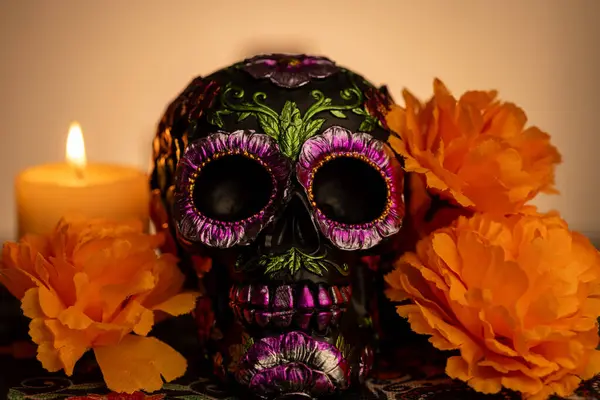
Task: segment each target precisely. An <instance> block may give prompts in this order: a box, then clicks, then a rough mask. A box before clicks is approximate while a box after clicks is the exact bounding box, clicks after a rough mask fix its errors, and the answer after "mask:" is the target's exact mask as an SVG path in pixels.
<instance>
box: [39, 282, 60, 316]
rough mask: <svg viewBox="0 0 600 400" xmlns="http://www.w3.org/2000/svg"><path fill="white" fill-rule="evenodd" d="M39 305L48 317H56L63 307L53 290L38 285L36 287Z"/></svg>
mask: <svg viewBox="0 0 600 400" xmlns="http://www.w3.org/2000/svg"><path fill="white" fill-rule="evenodd" d="M38 296H39V302H40V307H41V309H42V311H43V312H44V314H45V315H46V316H47V317H49V318H56V317H57V316H58V314H60V313H61V311H63V310H64V309H65V306H64V305H63V304H62V302H61V300H60V299H59V298H58V296H57V295H56V293H54V291H53V290H51V289H48V288H46V287H45V286H40V287H39V288H38Z"/></svg>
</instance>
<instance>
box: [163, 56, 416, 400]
mask: <svg viewBox="0 0 600 400" xmlns="http://www.w3.org/2000/svg"><path fill="white" fill-rule="evenodd" d="M389 101H390V100H389V98H388V97H387V92H386V91H385V90H383V89H377V88H376V87H374V86H373V85H372V84H370V83H369V82H368V81H366V80H365V79H364V78H362V77H361V76H359V75H358V74H355V73H353V72H351V71H349V70H346V69H343V68H340V67H338V66H336V65H335V64H334V63H333V62H332V61H330V60H328V59H326V58H322V57H309V56H288V55H268V56H258V57H255V58H252V59H249V60H245V61H243V62H240V63H237V64H234V65H232V66H230V67H228V68H225V69H222V70H219V71H217V72H215V73H214V74H212V75H210V76H207V77H200V78H196V79H194V80H193V81H192V82H191V84H190V85H189V86H188V87H187V88H186V89H185V90H184V91H183V93H181V95H180V96H179V97H177V99H176V100H175V101H174V102H173V103H172V104H171V105H170V106H169V107H168V109H167V111H166V113H165V115H164V117H163V119H162V120H161V122H160V124H159V129H158V134H157V137H156V138H155V142H154V156H155V169H154V172H153V176H152V188H153V189H154V192H153V193H154V203H153V210H154V222H155V225H156V226H157V228H158V229H159V230H164V231H165V232H166V233H168V234H170V235H171V236H170V237H171V239H172V241H171V242H170V246H171V247H170V249H166V250H168V251H175V252H177V253H178V256H179V257H180V259H181V260H182V268H183V269H184V270H186V271H187V272H188V273H189V274H188V275H189V277H190V279H191V280H193V279H194V278H195V277H199V278H200V279H198V282H197V284H198V285H199V286H200V288H201V290H202V291H203V292H204V296H203V297H202V298H201V299H200V301H199V303H198V309H197V310H196V319H197V321H198V332H199V334H200V338H201V341H202V345H203V348H204V351H205V352H206V354H205V356H206V358H207V359H209V360H211V362H212V364H213V368H214V371H215V373H216V374H217V375H219V376H220V377H222V378H224V379H231V380H233V381H235V382H237V383H238V384H239V387H241V388H244V389H247V390H250V391H251V392H252V393H254V394H255V395H257V396H258V397H262V398H268V399H271V398H284V397H286V396H287V397H289V396H292V397H294V396H295V397H299V398H303V397H306V398H316V397H321V396H326V395H329V394H335V393H337V392H340V391H344V390H346V389H348V388H350V387H351V386H352V385H354V384H355V383H358V382H361V381H362V380H363V379H364V378H365V377H366V376H367V375H368V373H369V371H370V369H371V366H372V362H373V351H372V340H373V332H372V321H371V318H370V314H369V309H370V301H371V299H372V297H373V293H372V291H373V289H372V279H373V271H372V269H370V268H369V267H368V264H370V262H369V261H370V260H373V259H374V258H376V257H378V256H380V255H382V254H384V253H386V251H388V250H387V248H388V246H389V245H390V243H391V242H392V241H393V236H394V235H396V234H397V233H398V231H399V229H400V227H401V224H402V219H403V216H404V203H403V198H402V191H403V179H402V169H401V168H400V165H399V161H398V160H397V158H396V157H395V155H394V154H393V153H392V151H391V150H390V149H389V148H388V147H387V145H386V144H385V143H386V139H387V136H388V132H387V129H386V126H385V122H384V120H383V118H382V114H383V111H384V110H385V108H386V107H387V106H388V105H389ZM211 264H212V266H211V267H210V268H209V266H210V265H211ZM193 272H195V274H194V273H193Z"/></svg>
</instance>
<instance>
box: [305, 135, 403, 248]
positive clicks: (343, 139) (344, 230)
mask: <svg viewBox="0 0 600 400" xmlns="http://www.w3.org/2000/svg"><path fill="white" fill-rule="evenodd" d="M337 157H353V158H358V159H361V160H364V161H365V162H366V163H368V164H371V165H372V166H373V167H374V168H376V169H377V170H378V171H379V172H380V174H381V176H382V177H383V178H384V179H385V181H386V185H387V189H388V190H387V191H388V198H387V202H386V208H385V211H384V212H383V213H382V215H381V216H380V217H379V218H377V219H376V220H375V221H372V222H369V223H365V224H355V225H351V224H344V223H340V222H336V221H333V220H331V219H329V218H328V217H327V216H326V215H325V214H324V213H323V212H322V211H321V210H319V209H318V208H316V207H315V211H314V214H315V217H316V220H317V223H318V225H319V227H320V229H321V231H322V232H323V233H324V234H325V236H327V237H328V238H329V240H330V241H331V242H332V243H333V244H334V245H336V246H337V247H339V248H341V249H344V250H364V249H369V248H371V247H374V246H376V245H377V244H378V243H380V242H381V241H382V240H383V239H384V238H386V237H389V236H391V235H393V234H395V233H397V232H398V231H399V230H400V227H401V226H402V219H403V218H404V200H403V195H402V191H403V185H404V183H403V172H402V168H401V166H400V164H399V163H398V161H397V160H396V158H395V156H394V154H393V152H392V151H391V150H390V149H389V148H388V147H387V146H386V145H385V144H384V143H383V142H381V141H379V140H377V139H375V138H374V137H372V136H371V135H369V134H367V133H363V132H356V133H353V132H351V131H349V130H348V129H346V128H343V127H340V126H332V127H330V128H328V129H327V130H326V131H325V132H323V134H321V135H318V136H315V137H312V138H311V139H309V140H307V141H306V142H305V143H304V145H303V146H302V150H301V152H300V156H299V159H298V163H297V164H296V175H297V177H298V180H299V182H300V183H301V184H302V186H303V187H304V189H305V190H306V192H307V194H308V196H309V199H310V201H311V202H312V203H313V204H314V199H313V198H312V184H313V178H314V174H315V172H316V171H317V170H318V169H319V168H320V167H321V165H323V164H324V163H326V162H327V161H329V160H331V159H334V158H337Z"/></svg>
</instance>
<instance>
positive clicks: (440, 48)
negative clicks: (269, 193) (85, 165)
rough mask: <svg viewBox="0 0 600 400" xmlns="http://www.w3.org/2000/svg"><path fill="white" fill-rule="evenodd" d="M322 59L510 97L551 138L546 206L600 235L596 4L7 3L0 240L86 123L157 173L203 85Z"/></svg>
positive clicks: (91, 142) (108, 149)
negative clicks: (37, 181)
mask: <svg viewBox="0 0 600 400" xmlns="http://www.w3.org/2000/svg"><path fill="white" fill-rule="evenodd" d="M288 50H289V51H306V52H313V53H321V54H324V55H327V56H329V57H331V58H333V59H335V60H336V61H337V62H338V63H340V64H343V65H346V66H349V67H351V68H353V69H355V70H358V71H359V72H362V73H363V74H365V75H366V76H367V77H369V78H370V79H371V80H373V81H374V82H376V83H387V84H388V85H389V86H390V88H391V90H392V93H393V94H394V95H395V97H396V98H399V97H400V92H401V90H402V88H403V87H405V86H407V87H409V88H410V89H411V90H412V91H413V92H415V93H416V94H417V95H419V96H421V97H425V96H429V94H430V93H431V81H432V78H433V77H434V76H439V77H440V78H442V79H443V80H444V81H445V82H446V84H447V85H448V86H449V87H450V88H451V89H453V90H454V91H455V92H456V93H458V92H461V91H463V90H465V89H469V88H471V89H473V88H476V89H487V88H497V89H499V90H500V93H501V95H502V96H503V97H504V98H506V99H509V100H512V101H515V102H517V103H518V104H520V105H521V106H523V107H524V108H525V109H526V111H527V112H528V114H529V116H530V120H531V121H532V122H533V123H535V124H537V125H539V126H541V127H542V128H543V129H545V130H547V131H548V132H550V133H551V134H552V136H553V140H554V142H555V144H556V145H558V146H559V148H560V149H561V152H562V154H563V156H564V164H563V165H562V166H561V167H560V169H559V171H558V186H559V189H560V190H561V191H562V195H561V196H555V197H544V198H541V199H540V200H539V201H538V202H537V203H538V204H539V205H540V206H542V207H543V208H544V209H548V208H557V209H559V210H560V211H561V212H562V213H563V215H564V216H565V218H566V219H567V220H568V221H569V222H570V224H571V226H572V227H573V228H575V229H578V230H582V231H585V232H586V233H587V234H589V235H590V236H595V237H596V238H597V239H600V211H599V207H598V203H599V202H600V187H599V183H600V179H599V178H598V168H597V165H598V161H597V155H598V153H599V151H600V132H599V128H598V121H599V117H600V98H599V94H600V79H599V77H598V76H599V74H600V1H598V0H570V1H568V0H546V1H541V0H540V1H536V0H504V1H488V0H479V1H475V0H440V1H403V0H387V1H386V0H368V1H365V0H302V1H297V0H293V1H284V0H279V1H274V0H269V1H260V0H254V1H249V0H220V1H206V0H195V1H184V0H176V1H175V0H171V1H168V0H164V1H159V0H96V1H92V0H38V1H33V0H0V55H1V62H0V135H1V138H2V146H0V149H1V150H0V151H1V155H0V185H1V186H0V187H1V189H2V190H0V239H8V238H11V237H12V235H13V233H14V228H15V217H14V215H15V213H14V201H13V190H12V181H13V178H14V176H15V174H16V173H17V172H18V171H19V170H21V169H23V168H25V167H27V166H30V165H34V164H38V163H43V162H51V161H58V160H61V159H62V158H63V157H64V147H65V140H66V135H67V130H68V126H69V123H70V121H71V120H73V119H77V120H79V122H80V123H81V125H82V127H83V132H84V136H85V140H86V146H87V151H88V159H89V160H90V161H109V162H119V163H126V164H133V165H137V166H139V167H141V168H148V166H149V158H150V148H151V147H150V143H151V140H152V136H153V133H154V132H153V131H154V126H155V123H156V122H157V120H158V118H159V117H160V115H161V113H162V111H163V109H164V107H165V105H166V104H167V102H168V101H169V100H170V99H171V98H172V97H173V96H175V95H176V94H177V93H178V91H179V90H181V89H182V88H183V86H184V85H185V84H186V83H187V82H188V81H189V80H190V79H191V78H192V77H194V76H195V75H198V74H207V73H209V72H211V71H212V70H214V69H216V68H219V67H221V66H224V65H226V64H228V63H230V62H233V61H236V60H238V59H239V58H240V57H244V56H247V55H249V54H251V53H253V52H255V51H288Z"/></svg>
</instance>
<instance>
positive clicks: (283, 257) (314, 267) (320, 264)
mask: <svg viewBox="0 0 600 400" xmlns="http://www.w3.org/2000/svg"><path fill="white" fill-rule="evenodd" d="M326 256H327V254H323V255H321V256H311V255H308V254H305V253H303V252H302V251H300V250H298V249H296V248H292V249H290V250H288V251H287V252H286V253H284V254H280V255H278V256H267V255H264V256H261V257H260V258H259V259H258V261H257V263H256V266H257V267H262V268H264V274H265V275H269V276H270V277H271V278H274V277H275V276H277V275H279V274H280V273H285V272H287V273H289V274H290V275H294V274H296V272H298V271H299V270H300V269H301V268H304V269H306V270H307V271H310V272H312V273H313V274H315V275H319V276H323V274H324V272H327V271H328V270H329V268H330V267H334V268H336V269H338V267H337V266H336V265H335V263H333V262H331V261H329V260H327V259H326Z"/></svg>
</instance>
